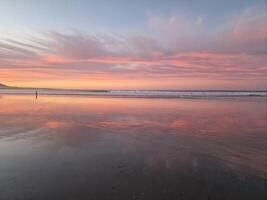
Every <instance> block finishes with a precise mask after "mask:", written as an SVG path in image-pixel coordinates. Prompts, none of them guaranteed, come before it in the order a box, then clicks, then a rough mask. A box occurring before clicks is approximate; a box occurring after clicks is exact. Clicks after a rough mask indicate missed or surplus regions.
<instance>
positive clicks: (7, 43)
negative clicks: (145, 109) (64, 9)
mask: <svg viewBox="0 0 267 200" xmlns="http://www.w3.org/2000/svg"><path fill="white" fill-rule="evenodd" d="M266 22H267V17H266V12H265V11H263V10H261V9H259V8H250V9H247V10H245V11H243V12H241V13H239V14H238V15H235V16H233V17H231V18H230V19H229V20H228V21H226V22H225V23H224V24H223V25H222V27H215V30H220V31H219V32H218V31H215V32H214V33H207V30H205V16H197V17H187V16H186V15H181V14H177V13H176V14H175V15H173V16H170V17H162V16H155V15H151V16H150V19H149V21H148V24H149V28H150V30H152V33H151V35H150V36H142V35H136V36H128V37H123V36H122V37H113V36H107V35H105V36H93V35H88V34H86V33H82V32H72V33H68V34H66V33H65V34H64V33H58V32H49V33H46V34H44V37H43V38H42V39H40V38H32V39H31V42H29V43H22V42H20V41H16V40H4V41H0V72H1V73H0V78H3V77H5V79H8V78H7V77H8V76H10V79H12V80H14V79H16V77H17V79H20V80H22V79H21V76H20V75H19V74H18V73H14V71H16V70H17V71H20V72H21V71H22V70H25V71H26V70H27V72H29V71H30V70H31V71H32V72H34V73H35V75H34V73H33V75H34V76H39V77H42V78H43V79H44V78H45V77H46V76H47V77H49V78H55V79H57V78H62V77H65V75H66V74H68V76H70V77H71V75H70V74H72V76H75V75H78V76H79V77H80V76H83V77H84V76H87V77H89V78H91V79H93V78H94V77H96V76H98V75H99V74H101V76H102V77H105V78H107V77H109V79H110V80H111V79H112V77H113V78H114V80H117V79H118V78H120V77H121V79H122V78H123V79H124V78H126V79H127V78H131V79H134V78H135V79H139V78H140V77H141V78H142V79H143V81H150V80H151V79H155V80H157V79H158V78H159V77H160V78H161V79H164V80H166V82H167V79H168V80H172V81H173V82H172V84H173V87H175V85H176V84H177V81H175V80H178V79H181V78H184V79H188V80H192V82H194V80H195V79H196V77H198V78H201V79H205V80H212V81H214V82H216V80H218V79H223V80H225V81H227V80H237V81H240V83H239V85H242V84H244V82H245V81H250V80H255V79H257V80H258V81H259V83H258V85H257V87H258V86H259V85H264V83H266V74H267V58H266V46H267V44H266V42H267V31H266V29H267V26H266ZM8 70H9V71H10V72H11V71H12V73H13V74H14V77H13V78H12V73H8ZM4 72H5V74H8V75H5V76H4V75H3V74H4ZM40 74H43V76H41V75H40ZM198 81H199V79H198ZM242 81H243V82H242ZM255 87H256V86H255ZM261 88H262V86H261Z"/></svg>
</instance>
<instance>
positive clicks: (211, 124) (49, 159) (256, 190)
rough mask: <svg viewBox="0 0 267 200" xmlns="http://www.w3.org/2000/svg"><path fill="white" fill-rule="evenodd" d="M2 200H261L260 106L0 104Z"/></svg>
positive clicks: (51, 99) (104, 100)
mask: <svg viewBox="0 0 267 200" xmlns="http://www.w3.org/2000/svg"><path fill="white" fill-rule="evenodd" d="M0 199H1V200H13V199H16V200H30V199H34V200H39V199H41V200H42V199H44V200H45V199H64V200H65V199H70V200H74V199H75V200H79V199H81V200H87V199H116V200H120V199H123V200H124V199H153V200H156V199H259V200H260V199H267V98H265V97H234V98H215V99H167V98H165V99H160V98H155V99H151V98H118V97H117V98H112V97H81V96H39V97H38V99H34V97H33V96H23V95H2V96H0Z"/></svg>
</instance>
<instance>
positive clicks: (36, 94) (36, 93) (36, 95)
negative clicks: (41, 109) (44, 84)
mask: <svg viewBox="0 0 267 200" xmlns="http://www.w3.org/2000/svg"><path fill="white" fill-rule="evenodd" d="M37 97H38V92H37V90H36V91H35V99H37Z"/></svg>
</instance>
